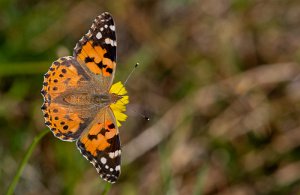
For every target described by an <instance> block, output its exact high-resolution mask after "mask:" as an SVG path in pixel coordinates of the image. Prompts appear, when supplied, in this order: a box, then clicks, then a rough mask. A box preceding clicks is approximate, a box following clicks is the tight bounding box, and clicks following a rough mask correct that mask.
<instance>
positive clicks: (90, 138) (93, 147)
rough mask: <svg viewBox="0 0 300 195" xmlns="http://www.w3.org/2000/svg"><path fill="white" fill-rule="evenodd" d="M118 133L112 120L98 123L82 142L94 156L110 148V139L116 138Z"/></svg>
mask: <svg viewBox="0 0 300 195" xmlns="http://www.w3.org/2000/svg"><path fill="white" fill-rule="evenodd" d="M117 134H118V131H117V129H116V127H115V125H114V123H113V122H112V121H110V120H108V121H105V125H104V123H96V124H94V125H93V126H92V127H91V129H90V130H89V132H88V134H87V136H84V137H82V139H81V142H82V143H83V144H84V145H85V147H86V150H87V151H88V152H90V153H91V154H92V155H93V156H96V155H97V150H98V151H103V150H105V149H106V148H108V147H109V146H110V143H109V142H108V140H109V139H111V138H112V137H114V136H116V135H117Z"/></svg>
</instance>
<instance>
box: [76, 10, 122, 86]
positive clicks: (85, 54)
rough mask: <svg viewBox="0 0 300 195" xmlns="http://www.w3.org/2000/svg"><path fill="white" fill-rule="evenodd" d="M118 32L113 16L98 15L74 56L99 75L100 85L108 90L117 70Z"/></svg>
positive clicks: (78, 45) (77, 46) (79, 43)
mask: <svg viewBox="0 0 300 195" xmlns="http://www.w3.org/2000/svg"><path fill="white" fill-rule="evenodd" d="M116 46H117V41H116V33H115V25H114V21H113V18H112V16H111V15H110V14H109V13H107V12H105V13H103V14H101V15H100V16H98V17H97V18H96V19H95V20H94V22H93V24H92V26H91V28H90V29H89V31H88V32H87V33H86V34H85V35H84V36H83V37H82V38H81V39H80V40H79V42H78V43H77V45H76V47H75V48H74V54H73V55H74V57H75V58H76V59H77V60H78V62H80V63H81V64H82V66H84V67H86V68H87V69H88V70H89V71H91V72H92V73H93V74H95V75H98V79H99V81H100V82H99V85H101V86H99V87H101V88H102V89H105V90H108V89H109V88H110V86H111V84H112V80H113V77H114V74H115V70H116Z"/></svg>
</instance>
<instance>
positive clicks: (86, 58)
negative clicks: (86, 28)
mask: <svg viewBox="0 0 300 195" xmlns="http://www.w3.org/2000/svg"><path fill="white" fill-rule="evenodd" d="M106 53H107V51H106V49H103V48H102V47H101V46H97V45H95V46H93V41H91V40H90V41H87V42H86V43H85V44H84V45H82V48H81V51H80V52H79V53H78V56H77V60H78V61H82V62H84V63H85V64H86V66H87V68H88V69H89V70H90V71H91V72H93V73H94V74H97V75H98V74H101V75H103V76H105V77H108V76H111V75H112V73H113V70H114V69H115V67H116V62H114V61H112V60H111V59H109V58H106V57H104V55H105V54H106Z"/></svg>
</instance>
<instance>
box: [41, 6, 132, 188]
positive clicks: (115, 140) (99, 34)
mask: <svg viewBox="0 0 300 195" xmlns="http://www.w3.org/2000/svg"><path fill="white" fill-rule="evenodd" d="M115 30H116V29H115V25H114V21H113V18H112V16H111V14H109V13H108V12H105V13H102V14H101V15H99V16H98V17H97V18H96V19H95V20H94V22H93V23H92V26H91V27H90V29H89V31H88V32H87V33H86V34H85V35H84V36H83V37H82V38H81V39H80V40H79V42H78V43H77V44H76V46H75V48H74V51H73V56H66V57H61V58H59V59H58V60H56V61H54V62H53V63H52V65H51V67H50V68H49V70H48V72H47V73H46V74H45V75H44V82H43V88H42V90H41V94H42V96H43V98H44V103H43V105H42V107H41V109H42V111H43V114H44V118H45V124H46V125H47V126H48V127H49V128H50V130H51V131H52V133H53V134H54V136H55V137H57V138H59V139H61V140H63V141H70V142H72V141H76V145H77V148H78V149H79V151H80V152H81V154H82V155H83V156H84V157H85V158H86V159H87V160H89V161H90V162H91V163H92V164H93V165H94V166H95V168H96V170H97V172H98V173H99V174H100V176H101V177H102V178H103V179H104V180H106V181H108V182H110V183H115V182H116V181H117V179H118V178H119V176H120V173H121V144H120V138H119V130H118V127H120V126H121V122H123V121H125V120H126V118H127V115H126V114H124V112H125V111H126V105H127V104H128V103H129V98H128V95H127V91H126V89H125V87H124V86H123V84H122V83H121V82H117V83H115V84H112V82H113V78H114V74H115V71H116V46H117V42H116V33H115Z"/></svg>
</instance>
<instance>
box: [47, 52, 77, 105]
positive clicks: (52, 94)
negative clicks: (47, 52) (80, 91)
mask: <svg viewBox="0 0 300 195" xmlns="http://www.w3.org/2000/svg"><path fill="white" fill-rule="evenodd" d="M71 59H72V57H64V58H60V59H58V60H57V61H55V62H53V63H52V65H51V67H50V68H49V71H48V72H47V73H46V74H45V75H44V82H43V89H42V94H43V95H44V97H46V99H47V98H51V99H54V98H57V97H58V96H59V95H60V94H61V93H63V92H64V91H66V89H67V88H71V87H76V86H78V83H79V81H80V80H81V79H82V75H79V74H78V71H77V69H76V67H75V66H74V64H72V63H71V62H70V61H71ZM46 94H47V96H45V95H46Z"/></svg>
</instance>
